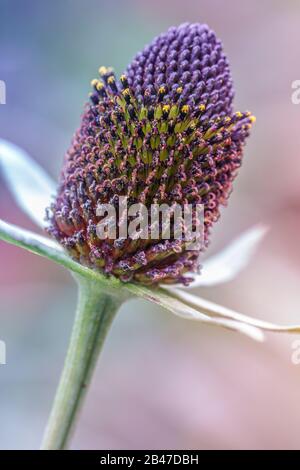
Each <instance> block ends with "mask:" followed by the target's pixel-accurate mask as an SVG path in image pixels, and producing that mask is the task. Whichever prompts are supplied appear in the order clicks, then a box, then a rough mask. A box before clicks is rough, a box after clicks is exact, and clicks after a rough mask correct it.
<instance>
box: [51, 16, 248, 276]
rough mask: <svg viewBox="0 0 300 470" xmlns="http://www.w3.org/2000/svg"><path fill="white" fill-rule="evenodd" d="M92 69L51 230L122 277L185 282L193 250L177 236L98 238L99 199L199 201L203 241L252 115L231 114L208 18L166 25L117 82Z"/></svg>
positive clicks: (229, 90) (72, 249)
mask: <svg viewBox="0 0 300 470" xmlns="http://www.w3.org/2000/svg"><path fill="white" fill-rule="evenodd" d="M99 74H100V78H99V79H94V80H92V88H93V92H92V93H91V96H90V102H89V103H88V104H87V105H86V109H85V112H84V115H83V117H82V122H81V126H80V128H79V130H78V131H77V132H76V134H75V136H74V139H73V142H72V145H71V148H70V149H69V151H68V152H67V155H66V158H65V163H64V167H63V170H62V174H61V181H60V186H59V190H58V194H57V198H56V201H55V203H54V204H53V205H52V206H51V211H50V214H49V219H50V227H49V232H50V233H51V235H52V236H54V237H55V238H56V239H57V240H58V241H59V242H60V243H61V244H62V245H63V246H64V247H65V248H66V249H67V250H68V251H69V253H70V254H71V255H72V256H73V257H74V258H75V259H76V260H79V261H80V262H81V263H82V264H86V265H88V266H92V267H95V268H98V269H100V270H102V271H104V272H105V273H108V274H113V275H115V276H116V277H119V278H121V279H122V280H124V281H128V280H134V281H138V282H141V283H144V284H157V283H178V282H187V281H188V280H187V278H185V277H184V276H183V274H184V273H186V272H195V271H196V270H197V269H198V259H199V250H200V249H199V250H198V251H197V250H196V251H195V250H188V248H187V242H186V239H185V238H184V237H183V238H182V239H181V240H178V239H175V238H174V236H170V238H169V239H164V238H163V237H162V236H161V235H160V237H159V238H158V239H155V240H152V239H139V240H136V239H133V238H131V237H130V236H129V237H122V236H120V233H119V231H118V233H117V236H116V237H115V238H111V237H107V238H106V239H99V237H98V236H97V223H98V222H99V216H98V215H97V207H98V205H99V204H110V205H112V206H113V207H114V208H116V210H117V211H120V209H119V202H120V197H126V198H128V203H130V204H143V205H145V206H146V207H147V208H150V206H151V205H152V204H159V205H160V204H164V203H167V204H168V205H170V206H171V207H172V206H173V205H174V204H180V205H181V206H183V205H185V204H189V205H192V207H194V206H195V205H196V204H202V205H203V206H204V246H206V245H207V243H208V236H209V230H210V227H211V226H212V224H213V223H214V222H215V221H216V220H217V219H218V217H219V209H220V205H222V204H225V202H226V199H227V197H228V195H229V193H230V192H231V189H232V181H233V179H234V177H235V175H236V170H237V169H238V167H239V166H240V164H241V158H242V149H243V145H244V142H245V139H246V137H247V136H248V135H249V129H250V127H251V124H252V121H253V120H254V118H253V116H251V114H250V113H249V112H245V113H241V112H236V113H234V112H233V110H232V100H233V95H234V93H233V86H232V79H231V75H230V71H229V66H228V62H227V59H226V57H225V55H224V53H223V50H222V45H221V42H220V40H218V39H217V38H216V36H215V34H214V32H213V31H211V30H210V29H209V27H208V26H206V25H200V24H184V25H181V26H179V27H173V28H170V29H169V30H168V31H167V32H166V33H164V34H161V35H160V36H158V37H157V38H155V39H154V41H153V42H152V43H151V44H150V45H149V46H147V47H146V48H145V49H144V50H143V51H142V52H140V53H139V54H137V56H136V57H135V58H134V60H133V61H132V63H131V64H130V65H129V66H128V68H127V71H126V73H125V74H123V75H122V76H121V77H120V80H117V78H116V76H115V74H114V72H113V70H112V69H110V68H106V67H100V69H99ZM120 218H121V214H120V213H119V219H118V220H120ZM196 223H197V221H196V220H195V219H193V224H196ZM161 224H162V222H161ZM149 229H150V227H149ZM160 233H161V231H160ZM202 248H203V247H202ZM202 248H201V249H202Z"/></svg>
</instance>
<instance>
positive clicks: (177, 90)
mask: <svg viewBox="0 0 300 470" xmlns="http://www.w3.org/2000/svg"><path fill="white" fill-rule="evenodd" d="M176 93H178V94H179V93H182V86H179V87H178V88H177V89H176Z"/></svg>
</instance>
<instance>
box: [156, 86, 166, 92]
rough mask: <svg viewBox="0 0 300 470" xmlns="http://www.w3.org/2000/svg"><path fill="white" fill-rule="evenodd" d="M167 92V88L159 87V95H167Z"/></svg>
mask: <svg viewBox="0 0 300 470" xmlns="http://www.w3.org/2000/svg"><path fill="white" fill-rule="evenodd" d="M165 91H166V88H165V87H164V86H161V87H159V89H158V93H159V94H163V93H165Z"/></svg>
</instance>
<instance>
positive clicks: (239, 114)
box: [235, 111, 243, 118]
mask: <svg viewBox="0 0 300 470" xmlns="http://www.w3.org/2000/svg"><path fill="white" fill-rule="evenodd" d="M235 115H236V117H238V118H241V117H243V114H242V113H241V111H237V112H236V113H235Z"/></svg>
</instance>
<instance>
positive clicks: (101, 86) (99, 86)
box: [96, 81, 104, 91]
mask: <svg viewBox="0 0 300 470" xmlns="http://www.w3.org/2000/svg"><path fill="white" fill-rule="evenodd" d="M96 88H97V90H99V91H100V90H102V89H103V88H104V84H103V83H102V82H99V81H98V82H97V85H96Z"/></svg>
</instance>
